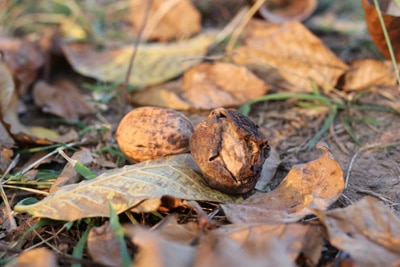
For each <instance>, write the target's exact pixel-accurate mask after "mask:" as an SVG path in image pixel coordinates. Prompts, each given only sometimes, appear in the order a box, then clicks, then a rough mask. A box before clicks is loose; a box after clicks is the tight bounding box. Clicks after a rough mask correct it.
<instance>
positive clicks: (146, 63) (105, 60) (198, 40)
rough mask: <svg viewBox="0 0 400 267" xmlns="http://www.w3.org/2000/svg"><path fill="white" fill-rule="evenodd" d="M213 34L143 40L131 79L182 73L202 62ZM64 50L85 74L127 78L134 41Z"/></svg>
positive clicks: (148, 81)
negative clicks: (166, 41)
mask: <svg viewBox="0 0 400 267" xmlns="http://www.w3.org/2000/svg"><path fill="white" fill-rule="evenodd" d="M212 40H213V38H212V37H210V36H208V35H205V34H200V35H198V36H196V37H194V38H192V39H190V40H187V41H180V42H176V43H170V44H143V45H140V46H139V47H138V51H137V53H136V57H135V67H134V69H133V71H132V72H131V74H130V79H129V81H130V83H131V85H135V86H145V85H153V84H158V83H161V82H164V81H167V80H169V79H171V78H174V77H176V76H178V75H180V74H182V73H183V72H184V71H185V70H186V69H188V68H190V67H191V66H193V65H196V64H197V63H199V62H200V59H198V58H199V57H201V56H203V55H205V54H206V52H207V47H208V46H209V45H210V44H211V42H212ZM62 48H63V51H64V53H65V55H66V57H67V59H68V61H69V62H70V63H71V65H72V67H73V68H74V69H75V70H76V71H77V72H79V73H80V74H82V75H86V76H89V77H92V78H96V79H98V80H101V81H109V82H121V83H122V82H124V80H125V76H126V73H127V70H128V65H129V61H130V57H131V55H132V52H133V48H132V45H127V46H124V47H120V48H104V49H103V50H96V48H95V47H93V45H90V44H78V43H74V44H64V45H63V46H62Z"/></svg>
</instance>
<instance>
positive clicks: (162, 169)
mask: <svg viewBox="0 0 400 267" xmlns="http://www.w3.org/2000/svg"><path fill="white" fill-rule="evenodd" d="M197 168H198V167H197V165H196V164H195V162H194V160H193V158H192V157H191V156H190V154H182V155H177V156H171V157H166V158H161V159H157V160H149V161H145V162H142V163H139V164H135V165H129V166H125V167H123V168H121V169H115V170H112V171H110V172H107V173H103V174H101V175H99V176H98V177H97V178H96V179H93V180H87V181H83V182H81V183H79V184H73V185H66V186H63V187H61V188H60V189H59V190H58V191H56V192H54V193H53V194H50V195H48V196H47V197H46V198H44V199H43V200H42V201H40V202H38V203H36V204H33V205H16V206H15V207H14V210H15V211H17V212H28V213H30V214H31V215H33V216H38V217H46V218H52V219H55V220H63V221H74V220H77V219H81V218H87V217H107V216H109V215H110V211H109V207H108V202H109V201H110V202H111V204H112V205H113V207H114V209H115V210H116V212H117V213H121V212H124V211H126V210H127V209H130V208H132V207H135V208H138V206H139V205H140V204H141V203H142V202H143V201H144V200H149V199H155V200H157V201H158V202H157V203H159V199H160V198H161V197H162V196H166V195H168V196H171V197H175V198H179V199H189V200H203V201H214V202H224V203H232V202H236V201H239V200H241V198H240V197H234V196H229V195H226V194H223V193H221V192H219V191H216V190H213V189H211V188H209V187H208V186H206V185H205V184H204V183H203V180H202V178H201V176H200V174H199V173H197V172H196V171H197ZM157 208H158V205H155V206H154V205H150V209H144V208H143V207H142V208H141V211H143V212H151V211H154V210H156V209H157Z"/></svg>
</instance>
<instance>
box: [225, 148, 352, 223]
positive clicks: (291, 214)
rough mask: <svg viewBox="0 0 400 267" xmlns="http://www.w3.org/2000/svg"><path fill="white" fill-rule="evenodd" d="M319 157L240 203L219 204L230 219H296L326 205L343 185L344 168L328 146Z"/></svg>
mask: <svg viewBox="0 0 400 267" xmlns="http://www.w3.org/2000/svg"><path fill="white" fill-rule="evenodd" d="M317 148H319V149H321V150H322V151H323V154H322V156H320V157H319V158H318V159H316V160H314V161H311V162H308V163H305V164H301V165H295V166H293V168H292V169H291V170H290V171H289V173H288V175H287V176H286V177H285V179H284V180H283V181H282V183H281V184H280V185H279V186H278V187H277V188H276V189H275V190H273V191H271V192H269V193H256V194H255V195H253V196H251V197H249V198H248V199H246V200H245V201H243V202H242V203H240V204H222V205H221V206H222V209H223V210H224V212H225V215H226V217H227V218H228V220H229V221H231V222H233V223H248V222H255V223H265V222H268V223H275V222H295V221H298V220H300V219H301V218H303V217H304V216H305V215H308V214H311V213H312V212H311V209H321V210H325V209H327V208H328V207H329V206H330V205H331V204H332V203H333V202H335V201H336V200H337V199H338V198H339V197H340V195H341V193H342V191H343V189H344V181H343V171H342V169H341V168H340V166H339V164H338V163H337V162H336V161H335V160H334V159H333V158H332V156H331V154H330V153H329V150H328V149H327V148H326V147H324V146H322V145H321V144H318V145H317Z"/></svg>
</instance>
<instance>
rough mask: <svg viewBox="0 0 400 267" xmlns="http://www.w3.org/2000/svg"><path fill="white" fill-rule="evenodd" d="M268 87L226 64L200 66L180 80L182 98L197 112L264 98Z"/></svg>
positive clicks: (251, 75) (242, 70) (250, 75)
mask: <svg viewBox="0 0 400 267" xmlns="http://www.w3.org/2000/svg"><path fill="white" fill-rule="evenodd" d="M269 88H270V87H269V86H268V85H267V84H265V83H264V82H263V81H262V80H260V79H259V78H257V77H256V76H255V75H254V74H253V73H251V72H250V71H249V70H248V69H247V68H245V67H240V66H236V65H233V64H229V63H222V62H216V63H213V64H211V63H202V64H199V65H197V66H195V67H193V68H191V69H190V70H188V71H186V72H185V74H184V76H183V85H182V90H183V93H182V96H181V97H182V98H183V99H185V100H187V101H188V102H189V103H190V104H191V106H192V107H194V108H196V109H206V110H207V109H214V108H218V107H233V106H239V105H242V104H244V103H246V102H248V101H250V100H251V99H254V98H256V97H259V96H262V95H264V94H266V93H267V92H268V90H269Z"/></svg>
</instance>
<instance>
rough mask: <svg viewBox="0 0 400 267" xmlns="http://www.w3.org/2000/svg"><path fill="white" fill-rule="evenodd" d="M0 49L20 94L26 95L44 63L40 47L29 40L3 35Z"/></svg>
mask: <svg viewBox="0 0 400 267" xmlns="http://www.w3.org/2000/svg"><path fill="white" fill-rule="evenodd" d="M0 51H2V53H3V54H4V60H5V62H6V63H7V65H8V67H9V68H10V73H11V74H12V76H13V77H14V79H15V81H17V84H18V87H17V88H16V91H17V94H18V96H20V97H21V96H24V95H25V94H26V92H27V91H28V87H29V86H30V85H31V84H32V83H33V82H34V81H35V79H36V77H37V75H38V72H39V70H40V68H41V67H42V66H43V64H44V58H43V55H42V53H41V51H40V49H39V47H38V46H36V45H35V44H33V43H32V42H29V41H27V40H21V39H20V38H6V37H3V36H1V37H0Z"/></svg>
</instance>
